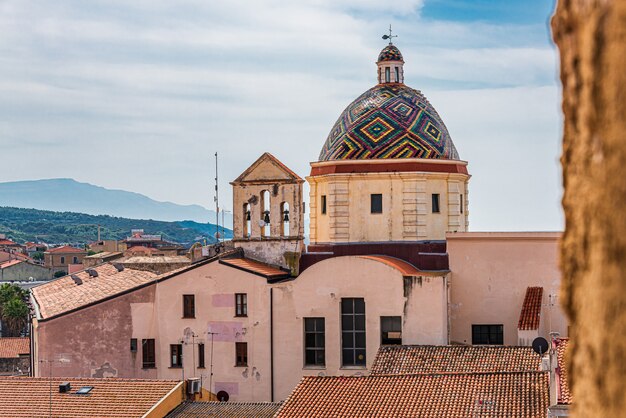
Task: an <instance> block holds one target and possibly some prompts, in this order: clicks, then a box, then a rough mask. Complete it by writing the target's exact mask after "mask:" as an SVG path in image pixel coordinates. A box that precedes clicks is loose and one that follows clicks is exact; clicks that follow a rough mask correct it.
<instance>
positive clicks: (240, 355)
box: [235, 343, 248, 367]
mask: <svg viewBox="0 0 626 418" xmlns="http://www.w3.org/2000/svg"><path fill="white" fill-rule="evenodd" d="M235 366H236V367H247V366H248V343H235Z"/></svg>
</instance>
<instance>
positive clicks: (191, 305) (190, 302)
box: [183, 295, 196, 318]
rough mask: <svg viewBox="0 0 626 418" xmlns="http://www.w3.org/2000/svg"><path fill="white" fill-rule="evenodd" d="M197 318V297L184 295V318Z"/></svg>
mask: <svg viewBox="0 0 626 418" xmlns="http://www.w3.org/2000/svg"><path fill="white" fill-rule="evenodd" d="M195 317H196V295H183V318H195Z"/></svg>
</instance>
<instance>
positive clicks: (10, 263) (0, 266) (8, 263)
mask: <svg viewBox="0 0 626 418" xmlns="http://www.w3.org/2000/svg"><path fill="white" fill-rule="evenodd" d="M23 262H24V260H9V261H5V262H4V263H0V269H5V268H7V267H11V266H14V265H16V264H20V263H23Z"/></svg>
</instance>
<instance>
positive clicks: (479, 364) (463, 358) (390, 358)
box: [371, 345, 541, 374]
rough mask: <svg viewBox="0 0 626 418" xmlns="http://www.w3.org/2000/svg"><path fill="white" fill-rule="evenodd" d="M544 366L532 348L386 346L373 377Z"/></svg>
mask: <svg viewBox="0 0 626 418" xmlns="http://www.w3.org/2000/svg"><path fill="white" fill-rule="evenodd" d="M540 365H541V360H540V358H539V356H538V355H537V354H535V352H534V351H533V349H532V348H531V347H510V346H476V345H473V346H466V345H444V346H432V345H383V346H381V347H380V348H379V349H378V353H377V354H376V358H375V359H374V364H372V369H371V374H412V373H419V374H429V373H474V372H476V373H478V372H522V371H536V370H539V367H540Z"/></svg>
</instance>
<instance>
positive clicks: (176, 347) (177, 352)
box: [170, 344, 183, 367]
mask: <svg viewBox="0 0 626 418" xmlns="http://www.w3.org/2000/svg"><path fill="white" fill-rule="evenodd" d="M170 367H183V345H182V344H170Z"/></svg>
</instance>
